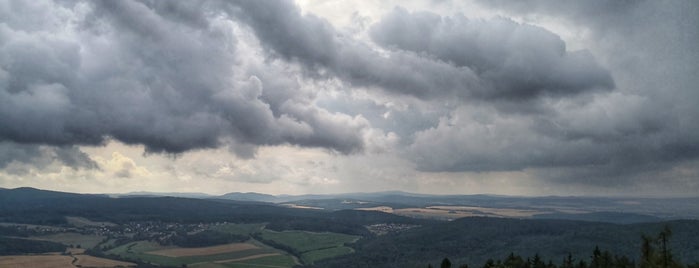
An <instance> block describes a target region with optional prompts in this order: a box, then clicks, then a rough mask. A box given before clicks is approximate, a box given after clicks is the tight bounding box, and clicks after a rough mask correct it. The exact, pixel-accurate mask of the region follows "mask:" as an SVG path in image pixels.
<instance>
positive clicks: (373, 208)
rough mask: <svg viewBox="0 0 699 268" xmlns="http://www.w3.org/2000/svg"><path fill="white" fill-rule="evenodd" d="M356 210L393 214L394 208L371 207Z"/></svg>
mask: <svg viewBox="0 0 699 268" xmlns="http://www.w3.org/2000/svg"><path fill="white" fill-rule="evenodd" d="M355 210H364V211H380V212H385V213H393V208H392V207H388V206H379V207H370V208H355Z"/></svg>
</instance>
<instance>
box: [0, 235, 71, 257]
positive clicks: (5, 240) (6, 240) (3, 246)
mask: <svg viewBox="0 0 699 268" xmlns="http://www.w3.org/2000/svg"><path fill="white" fill-rule="evenodd" d="M65 249H66V246H65V245H63V244H59V243H55V242H50V241H38V240H29V239H21V238H11V237H1V236H0V255H15V254H27V253H46V252H63V251H64V250H65Z"/></svg>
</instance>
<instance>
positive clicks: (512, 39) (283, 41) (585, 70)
mask: <svg viewBox="0 0 699 268" xmlns="http://www.w3.org/2000/svg"><path fill="white" fill-rule="evenodd" d="M229 10H230V11H229V12H230V13H231V14H232V16H233V17H235V18H237V19H239V20H241V21H242V22H244V23H246V24H248V25H250V27H251V28H252V29H253V30H254V31H255V33H256V35H257V37H258V38H259V39H260V40H261V41H262V45H263V46H264V47H266V48H267V49H268V50H270V51H271V52H273V53H274V54H276V55H278V56H280V57H282V58H284V59H287V60H291V61H295V62H298V63H300V64H302V65H303V66H305V67H306V68H307V70H309V71H310V73H311V75H316V76H321V77H322V76H323V75H331V76H336V77H339V78H341V79H343V80H345V81H348V82H350V83H351V84H352V85H354V86H365V87H378V88H381V89H384V90H386V91H388V92H394V93H398V94H406V95H411V96H415V97H419V98H422V99H435V98H444V97H446V98H453V97H456V98H459V99H462V100H470V99H474V98H475V99H490V100H506V101H511V102H521V101H525V102H526V101H527V100H529V99H533V98H537V97H539V96H541V95H546V96H566V95H574V94H579V93H581V92H587V91H590V90H595V89H607V90H608V89H610V88H612V87H613V86H614V82H613V80H612V78H611V76H610V74H609V73H608V72H607V71H606V70H604V69H603V68H601V67H600V66H599V65H598V64H597V63H596V62H595V61H594V59H593V57H592V56H591V55H590V54H589V52H586V51H577V52H567V51H565V44H564V43H563V41H561V40H560V38H558V36H556V35H555V34H552V33H550V32H548V31H546V30H544V29H541V28H538V27H534V26H527V25H519V24H516V23H514V22H512V21H509V20H506V19H500V20H493V21H469V20H468V19H466V18H463V17H453V18H449V17H446V18H442V17H439V16H437V15H434V14H431V13H418V14H410V13H407V12H406V11H404V10H402V9H396V10H395V11H394V12H392V13H391V14H389V15H388V16H387V17H385V18H384V19H383V20H382V21H381V22H379V23H378V24H377V25H374V26H373V27H372V31H371V33H372V37H373V38H374V39H375V40H376V41H377V42H378V43H379V44H382V45H384V46H385V47H387V48H389V49H390V50H389V51H387V52H386V53H380V52H378V51H375V50H374V49H372V48H370V47H369V46H368V45H367V44H363V43H361V42H359V41H357V40H353V39H351V38H348V37H345V36H342V35H341V34H340V33H338V32H337V31H335V29H334V28H333V27H332V26H331V25H330V24H329V23H328V22H326V21H325V20H323V19H320V18H318V17H316V16H313V15H311V14H307V15H302V14H301V12H300V10H299V8H298V7H296V6H295V5H294V4H293V3H292V2H290V1H239V2H235V3H234V4H233V5H232V7H230V8H229ZM426 42H427V43H426ZM395 47H398V48H401V50H394V49H392V48H395ZM425 53H427V54H428V55H425Z"/></svg>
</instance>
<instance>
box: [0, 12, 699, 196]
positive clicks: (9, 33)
mask: <svg viewBox="0 0 699 268" xmlns="http://www.w3.org/2000/svg"><path fill="white" fill-rule="evenodd" d="M697 25H699V2H698V1H689V0H688V1H682V0H677V1H651V0H648V1H643V0H639V1H616V0H592V1H558V0H524V1H501V0H495V1H486V0H483V1H480V0H474V1H450V0H414V1H412V0H411V1H403V0H401V1H397V0H396V1H368V0H365V1H339V0H328V1H316V0H299V1H296V2H294V1H282V0H266V1H216V0H211V1H208V0H188V1H148V0H142V1H129V0H124V1H72V0H55V1H50V0H47V1H20V0H17V1H13V0H0V187H3V188H15V187H36V188H41V189H50V190H59V191H69V192H80V193H125V192H132V191H153V192H202V193H209V194H223V193H227V192H261V193H269V194H306V193H347V192H377V191H388V190H400V191H407V192H415V193H432V194H501V195H522V196H543V195H598V196H609V195H614V196H619V195H621V196H698V195H699V134H697V133H699V105H698V104H699V88H698V86H697V85H699V27H697Z"/></svg>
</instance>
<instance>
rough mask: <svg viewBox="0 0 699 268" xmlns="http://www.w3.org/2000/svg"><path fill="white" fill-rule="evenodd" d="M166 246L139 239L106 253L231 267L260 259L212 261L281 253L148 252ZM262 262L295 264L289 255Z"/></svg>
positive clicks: (164, 262)
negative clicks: (224, 262) (158, 253)
mask: <svg viewBox="0 0 699 268" xmlns="http://www.w3.org/2000/svg"><path fill="white" fill-rule="evenodd" d="M166 248H173V247H163V246H160V245H158V244H157V243H153V242H147V241H139V242H134V243H129V244H126V245H122V246H120V247H117V248H114V249H111V250H109V251H107V252H106V253H107V254H113V255H119V256H120V257H122V258H125V259H130V260H138V261H144V262H149V263H153V264H158V265H162V266H182V265H183V264H186V265H191V264H196V265H195V267H230V265H234V264H235V265H237V264H241V265H242V264H246V263H248V264H249V263H252V264H254V263H255V262H257V261H258V259H251V260H244V261H239V262H231V263H227V264H226V265H224V266H222V264H215V263H212V262H214V261H224V260H231V259H240V258H245V257H249V256H253V255H258V254H267V253H280V252H279V251H278V250H276V249H273V248H268V247H265V248H259V249H248V250H240V251H234V252H226V253H220V254H211V255H198V256H182V257H168V256H161V255H155V254H148V253H147V252H149V251H154V250H159V249H166ZM260 262H267V263H271V264H269V265H272V266H278V267H292V266H294V264H295V263H294V260H293V259H292V258H291V257H290V256H288V255H279V256H269V257H263V258H260Z"/></svg>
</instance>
